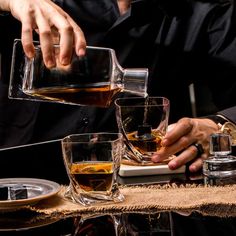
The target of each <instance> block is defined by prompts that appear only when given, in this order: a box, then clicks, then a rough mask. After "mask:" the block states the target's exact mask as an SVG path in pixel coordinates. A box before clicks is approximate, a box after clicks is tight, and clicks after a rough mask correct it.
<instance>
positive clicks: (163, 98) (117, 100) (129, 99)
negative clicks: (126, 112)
mask: <svg viewBox="0 0 236 236" xmlns="http://www.w3.org/2000/svg"><path fill="white" fill-rule="evenodd" d="M146 99H150V100H155V99H162V100H163V103H160V104H145V103H144V104H137V105H135V104H127V105H125V104H118V102H119V101H125V100H126V101H135V100H137V101H138V100H140V101H144V102H145V100H146ZM114 103H115V105H116V106H118V107H131V106H132V107H143V106H149V107H151V106H169V105H170V100H169V99H168V98H167V97H164V96H148V97H124V98H117V99H115V101H114Z"/></svg>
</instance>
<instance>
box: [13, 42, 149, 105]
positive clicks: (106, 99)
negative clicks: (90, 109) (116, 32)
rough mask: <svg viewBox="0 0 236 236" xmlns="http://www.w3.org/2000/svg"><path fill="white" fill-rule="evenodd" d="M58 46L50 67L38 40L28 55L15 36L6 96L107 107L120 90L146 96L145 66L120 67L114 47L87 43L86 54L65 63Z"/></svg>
mask: <svg viewBox="0 0 236 236" xmlns="http://www.w3.org/2000/svg"><path fill="white" fill-rule="evenodd" d="M59 50H60V48H59V46H58V45H55V46H54V52H55V59H56V66H55V67H54V68H50V69H49V68H47V67H46V66H45V65H44V62H43V56H42V51H41V47H40V45H39V43H37V44H36V46H35V57H34V58H33V59H29V58H27V57H26V56H25V54H24V52H23V49H22V45H21V41H20V40H15V43H14V50H13V57H12V68H11V78H10V87H9V97H10V98H15V99H28V100H37V101H51V102H59V103H66V104H72V105H73V104H74V105H92V106H99V107H107V106H109V105H110V104H111V102H112V101H113V98H114V97H115V95H117V94H118V93H120V92H129V93H132V94H135V95H138V96H142V97H146V96H147V92H146V90H147V77H148V69H146V68H131V69H123V68H122V67H121V66H120V64H119V62H118V61H117V58H116V53H115V51H114V50H113V49H111V48H102V47H91V46H88V47H87V48H86V55H85V56H83V57H78V56H77V55H76V54H74V55H73V57H72V60H71V64H69V65H66V66H64V65H62V64H61V63H60V61H59V59H58V57H59V56H58V55H59Z"/></svg>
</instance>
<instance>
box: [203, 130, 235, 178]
mask: <svg viewBox="0 0 236 236" xmlns="http://www.w3.org/2000/svg"><path fill="white" fill-rule="evenodd" d="M210 153H211V154H213V156H210V157H209V158H208V159H207V160H205V161H204V163H203V174H204V175H205V176H208V177H213V178H228V177H230V176H236V157H235V156H232V155H229V154H230V153H231V137H230V135H228V134H223V133H216V134H212V135H211V136H210ZM207 181H211V182H214V181H213V180H207Z"/></svg>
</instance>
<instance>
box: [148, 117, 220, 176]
mask: <svg viewBox="0 0 236 236" xmlns="http://www.w3.org/2000/svg"><path fill="white" fill-rule="evenodd" d="M216 132H218V126H217V125H216V124H215V122H213V121H212V120H210V119H195V118H193V119H191V118H182V119H180V120H179V121H178V122H177V123H175V124H172V125H170V126H169V129H168V132H167V133H166V135H165V137H164V139H163V141H162V145H163V147H162V148H161V149H160V150H159V151H158V152H157V153H155V154H154V155H153V157H152V160H153V161H154V162H160V161H162V160H164V159H165V158H167V157H169V156H171V155H173V154H176V153H177V155H176V157H175V158H174V159H173V160H171V161H170V162H169V164H168V165H169V168H170V169H177V168H178V167H180V166H182V165H185V164H186V163H188V162H191V164H190V166H189V171H190V172H197V171H198V170H200V169H201V168H202V165H203V160H204V159H206V158H207V157H208V156H209V140H210V135H211V134H212V133H216ZM194 144H201V145H202V147H203V151H204V152H203V153H202V154H200V155H199V156H198V150H197V148H196V146H194Z"/></svg>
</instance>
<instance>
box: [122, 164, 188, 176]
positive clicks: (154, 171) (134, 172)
mask: <svg viewBox="0 0 236 236" xmlns="http://www.w3.org/2000/svg"><path fill="white" fill-rule="evenodd" d="M185 169H186V168H185V166H182V167H180V168H178V169H176V170H170V169H169V167H168V165H166V164H163V165H152V166H134V165H124V164H121V166H120V171H119V175H120V176H122V177H125V176H127V177H128V176H142V175H143V176H144V175H163V174H180V173H184V172H185Z"/></svg>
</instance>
